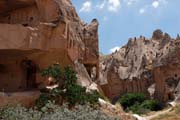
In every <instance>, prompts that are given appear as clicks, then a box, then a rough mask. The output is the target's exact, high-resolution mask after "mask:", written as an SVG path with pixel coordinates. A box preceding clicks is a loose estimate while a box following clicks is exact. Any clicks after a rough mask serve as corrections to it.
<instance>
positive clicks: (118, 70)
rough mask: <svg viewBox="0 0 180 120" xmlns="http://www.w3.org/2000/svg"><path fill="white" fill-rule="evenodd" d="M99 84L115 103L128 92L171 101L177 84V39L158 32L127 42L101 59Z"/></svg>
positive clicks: (179, 74) (179, 73)
mask: <svg viewBox="0 0 180 120" xmlns="http://www.w3.org/2000/svg"><path fill="white" fill-rule="evenodd" d="M100 71H101V72H100V84H101V86H102V89H103V90H104V92H105V94H106V95H107V96H108V97H109V98H111V99H115V98H117V97H119V96H121V95H123V94H125V93H127V92H132V93H137V92H141V93H145V94H147V95H149V96H151V97H154V98H156V99H159V100H161V101H168V100H172V99H174V97H175V96H177V95H176V94H179V92H180V91H179V88H178V84H180V39H179V37H177V38H176V39H173V38H171V37H170V36H169V35H168V34H167V33H163V32H162V31H161V30H156V31H154V33H153V35H152V38H151V39H147V38H145V37H143V36H140V38H130V39H129V42H128V43H127V45H125V46H123V47H122V48H121V49H120V50H118V51H116V52H115V53H112V54H111V55H108V56H101V59H100Z"/></svg>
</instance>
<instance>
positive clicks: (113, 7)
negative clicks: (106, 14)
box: [108, 0, 121, 12]
mask: <svg viewBox="0 0 180 120" xmlns="http://www.w3.org/2000/svg"><path fill="white" fill-rule="evenodd" d="M120 5H121V4H120V0H108V10H109V11H112V12H117V11H118V10H119V8H120Z"/></svg>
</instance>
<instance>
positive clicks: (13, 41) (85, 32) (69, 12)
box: [0, 0, 99, 91]
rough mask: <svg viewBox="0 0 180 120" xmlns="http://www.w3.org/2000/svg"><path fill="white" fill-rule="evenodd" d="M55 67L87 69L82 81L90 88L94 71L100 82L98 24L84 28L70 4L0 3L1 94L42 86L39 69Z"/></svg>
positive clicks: (50, 0) (42, 0) (63, 0)
mask: <svg viewBox="0 0 180 120" xmlns="http://www.w3.org/2000/svg"><path fill="white" fill-rule="evenodd" d="M89 58H90V59H89ZM75 61H76V65H75V64H74V62H75ZM77 62H78V63H77ZM54 63H60V64H61V65H62V66H66V65H73V66H74V67H80V68H76V70H80V69H81V68H82V69H81V72H82V71H83V72H85V73H84V74H83V75H84V76H81V74H79V76H78V77H79V82H80V84H83V85H85V86H88V85H90V84H91V81H92V80H91V79H90V77H85V76H90V75H91V73H92V69H94V70H95V74H94V76H93V79H96V78H97V77H98V67H99V65H98V64H99V55H98V21H97V20H96V19H94V20H92V23H90V24H86V23H84V22H83V21H82V20H81V19H80V18H79V16H78V15H77V13H76V10H75V8H74V7H73V5H72V3H71V1H70V0H1V1H0V79H1V80H0V91H19V90H24V89H26V88H27V87H28V88H29V87H30V88H32V87H34V86H35V84H36V85H39V84H41V82H42V81H44V80H43V78H41V76H40V74H39V70H41V69H43V68H45V67H47V66H49V65H51V64H54ZM79 64H80V65H79ZM77 65H78V66H77ZM27 66H28V67H27ZM88 73H89V75H87V74H88ZM81 78H83V79H81ZM14 81H16V84H14ZM27 81H34V82H29V83H28V82H27ZM84 81H86V82H84Z"/></svg>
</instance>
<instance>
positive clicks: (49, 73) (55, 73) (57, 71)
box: [41, 64, 61, 82]
mask: <svg viewBox="0 0 180 120" xmlns="http://www.w3.org/2000/svg"><path fill="white" fill-rule="evenodd" d="M41 75H42V76H43V77H52V78H53V80H54V82H57V80H58V77H60V75H61V67H60V65H59V64H53V65H51V66H49V67H48V68H46V69H43V70H42V71H41Z"/></svg>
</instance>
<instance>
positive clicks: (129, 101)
mask: <svg viewBox="0 0 180 120" xmlns="http://www.w3.org/2000/svg"><path fill="white" fill-rule="evenodd" d="M145 100H146V97H145V95H144V94H141V93H128V94H125V95H123V96H122V97H121V98H120V100H119V102H120V104H121V105H122V106H123V108H124V109H127V108H129V107H131V106H133V105H135V104H141V103H142V102H143V101H145Z"/></svg>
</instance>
